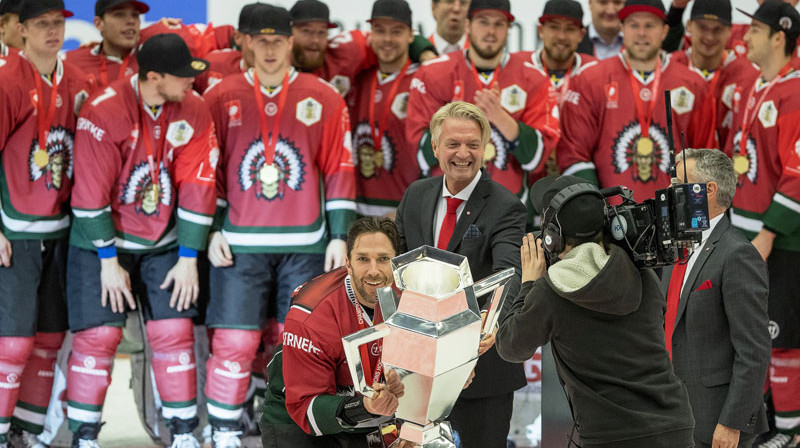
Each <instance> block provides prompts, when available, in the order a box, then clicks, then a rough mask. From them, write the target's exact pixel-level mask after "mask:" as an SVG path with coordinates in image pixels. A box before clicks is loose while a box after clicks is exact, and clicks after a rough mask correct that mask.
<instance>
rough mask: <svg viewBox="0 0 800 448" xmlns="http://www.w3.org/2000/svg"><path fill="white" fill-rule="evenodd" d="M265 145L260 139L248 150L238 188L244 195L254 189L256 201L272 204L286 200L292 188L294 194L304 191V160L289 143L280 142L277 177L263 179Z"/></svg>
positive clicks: (276, 164)
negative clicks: (274, 201) (260, 200)
mask: <svg viewBox="0 0 800 448" xmlns="http://www.w3.org/2000/svg"><path fill="white" fill-rule="evenodd" d="M263 166H264V143H263V142H262V141H261V139H260V138H257V139H256V140H254V141H253V142H252V143H250V146H249V147H248V149H247V151H246V152H245V154H244V157H243V158H242V163H241V164H240V165H239V184H240V185H241V187H242V191H247V190H249V189H251V188H253V187H254V186H255V187H256V188H255V194H256V198H259V199H266V200H267V201H272V200H273V199H276V198H277V199H281V200H282V199H283V196H284V188H285V187H289V188H291V189H292V190H294V191H300V190H302V185H303V183H304V182H305V175H306V171H305V167H306V164H305V163H304V162H303V156H302V155H301V154H300V151H299V150H298V149H297V148H295V146H294V144H293V143H292V142H290V141H289V140H286V139H279V140H278V144H277V145H276V146H275V163H274V167H275V169H276V171H277V173H276V174H277V175H276V176H270V177H268V178H264V176H263V174H262V173H264V171H263V170H262V167H263Z"/></svg>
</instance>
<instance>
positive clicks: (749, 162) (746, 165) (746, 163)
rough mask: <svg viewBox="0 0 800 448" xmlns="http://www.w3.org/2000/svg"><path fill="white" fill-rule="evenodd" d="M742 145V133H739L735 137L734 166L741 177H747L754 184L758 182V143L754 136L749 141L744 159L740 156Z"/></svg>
mask: <svg viewBox="0 0 800 448" xmlns="http://www.w3.org/2000/svg"><path fill="white" fill-rule="evenodd" d="M741 145H742V131H737V132H736V135H734V136H733V154H734V156H733V165H734V170H736V172H737V173H738V174H740V175H744V176H747V179H749V180H750V182H752V183H754V184H755V183H756V180H758V153H757V152H756V141H755V139H754V138H753V137H752V136H749V137H748V139H747V146H746V147H745V151H744V159H740V157H743V156H742V155H740V152H739V151H740V149H739V148H740V147H741Z"/></svg>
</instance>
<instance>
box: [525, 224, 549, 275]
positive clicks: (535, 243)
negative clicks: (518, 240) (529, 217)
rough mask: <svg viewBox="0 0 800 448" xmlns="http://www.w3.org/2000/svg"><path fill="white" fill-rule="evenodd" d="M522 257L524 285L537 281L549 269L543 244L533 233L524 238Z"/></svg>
mask: <svg viewBox="0 0 800 448" xmlns="http://www.w3.org/2000/svg"><path fill="white" fill-rule="evenodd" d="M520 256H521V258H522V283H525V282H533V281H536V280H538V279H540V278H541V277H542V276H543V275H544V272H545V270H546V269H547V261H546V259H545V256H544V248H542V242H541V241H540V240H539V239H537V238H535V237H534V236H533V234H532V233H529V234H527V235H525V236H524V237H522V247H520Z"/></svg>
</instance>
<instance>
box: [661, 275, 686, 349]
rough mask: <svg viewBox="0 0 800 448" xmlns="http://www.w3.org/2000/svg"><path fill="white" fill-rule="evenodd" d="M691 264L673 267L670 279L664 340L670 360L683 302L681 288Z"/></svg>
mask: <svg viewBox="0 0 800 448" xmlns="http://www.w3.org/2000/svg"><path fill="white" fill-rule="evenodd" d="M688 265H689V263H688V262H687V263H676V264H675V265H674V266H673V267H672V276H671V277H670V278H669V289H668V290H667V315H666V316H664V338H665V339H666V343H667V352H668V353H669V359H672V333H673V331H675V320H676V319H677V318H678V304H679V303H680V301H681V288H682V287H683V276H684V274H686V266H688Z"/></svg>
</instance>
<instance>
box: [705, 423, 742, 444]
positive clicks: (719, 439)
mask: <svg viewBox="0 0 800 448" xmlns="http://www.w3.org/2000/svg"><path fill="white" fill-rule="evenodd" d="M737 446H739V430H738V429H733V428H728V427H727V426H724V425H721V424H719V423H717V427H716V428H715V429H714V436H713V439H712V440H711V448H736V447H737Z"/></svg>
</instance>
